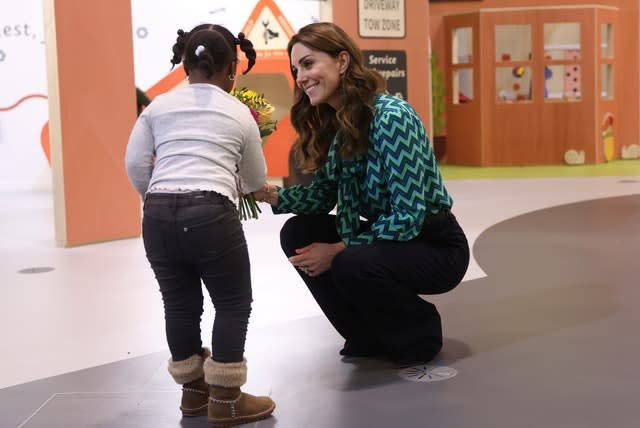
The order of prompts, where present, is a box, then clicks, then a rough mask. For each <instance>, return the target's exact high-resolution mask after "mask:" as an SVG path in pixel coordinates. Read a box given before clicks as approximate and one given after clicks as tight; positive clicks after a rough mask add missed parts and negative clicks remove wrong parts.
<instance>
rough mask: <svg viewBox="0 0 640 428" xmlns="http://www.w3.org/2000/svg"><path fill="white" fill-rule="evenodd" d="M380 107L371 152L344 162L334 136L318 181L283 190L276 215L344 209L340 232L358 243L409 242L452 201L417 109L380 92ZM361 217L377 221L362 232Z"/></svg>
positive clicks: (338, 223)
mask: <svg viewBox="0 0 640 428" xmlns="http://www.w3.org/2000/svg"><path fill="white" fill-rule="evenodd" d="M374 106H375V112H374V116H373V120H372V122H371V125H370V127H369V149H368V152H367V154H366V155H365V154H362V155H359V156H355V157H353V158H350V159H347V160H344V159H341V158H340V155H339V154H338V147H339V144H340V140H339V138H334V139H333V142H332V143H331V146H330V147H329V153H328V156H327V162H326V163H325V165H324V166H323V167H322V168H320V169H319V170H318V172H317V173H316V175H315V176H314V179H313V181H312V182H311V184H309V186H307V187H305V186H302V185H294V186H291V187H289V188H286V189H280V190H279V191H278V206H277V207H274V208H273V212H274V213H277V214H281V213H295V214H325V213H329V212H330V211H331V210H332V209H333V208H334V207H336V227H337V230H338V234H339V235H340V237H341V239H342V240H343V241H344V243H345V244H346V245H347V246H352V245H361V244H368V243H371V242H372V241H374V240H391V241H408V240H410V239H413V238H415V237H416V236H418V234H419V233H420V230H421V228H422V223H423V221H424V218H425V216H427V215H431V214H437V213H438V212H439V211H440V210H442V209H443V208H450V207H451V206H452V203H453V202H452V200H451V197H450V196H449V193H448V192H447V190H446V189H445V186H444V183H443V182H442V176H441V175H440V170H439V169H438V166H437V164H436V160H435V156H434V154H433V149H432V147H431V144H430V143H429V139H428V137H427V134H426V131H425V129H424V125H423V124H422V121H421V120H420V117H419V116H418V114H417V113H416V112H415V110H414V109H413V108H412V107H411V106H410V105H409V104H408V103H407V102H405V101H403V100H402V99H400V98H396V97H393V96H390V95H378V96H377V97H376V99H375V102H374ZM360 216H361V217H363V218H365V219H367V220H369V221H371V222H372V225H371V228H370V229H366V230H363V231H362V230H360Z"/></svg>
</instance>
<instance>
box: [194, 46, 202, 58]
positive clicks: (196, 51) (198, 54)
mask: <svg viewBox="0 0 640 428" xmlns="http://www.w3.org/2000/svg"><path fill="white" fill-rule="evenodd" d="M202 52H204V46H202V45H198V47H197V48H196V50H195V51H193V53H194V54H196V56H200V54H201V53H202Z"/></svg>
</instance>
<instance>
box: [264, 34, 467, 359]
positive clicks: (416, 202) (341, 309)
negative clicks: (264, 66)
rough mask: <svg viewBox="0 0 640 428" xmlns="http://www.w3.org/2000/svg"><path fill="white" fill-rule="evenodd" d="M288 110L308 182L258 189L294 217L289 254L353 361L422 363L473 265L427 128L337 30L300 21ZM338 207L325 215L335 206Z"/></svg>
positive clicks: (285, 244)
mask: <svg viewBox="0 0 640 428" xmlns="http://www.w3.org/2000/svg"><path fill="white" fill-rule="evenodd" d="M288 53H289V58H290V61H291V70H292V73H293V76H294V79H295V81H296V88H295V94H294V104H293V106H292V108H291V118H292V123H293V126H294V127H295V129H296V131H297V133H298V140H297V141H296V143H295V147H296V150H297V155H298V158H299V159H301V161H302V166H303V167H304V168H305V169H306V170H307V171H310V172H313V173H314V174H315V175H314V179H313V181H312V182H311V183H310V184H309V185H308V186H302V185H295V186H292V187H289V188H286V189H280V188H278V187H276V186H271V185H264V186H263V188H262V189H261V190H259V191H258V192H255V193H254V196H255V197H256V198H257V199H258V200H260V201H265V202H268V203H269V204H271V205H272V207H273V211H274V212H275V213H295V214H298V215H297V216H294V217H291V218H290V219H288V220H287V221H286V223H285V224H284V226H283V228H282V230H281V234H280V238H281V245H282V248H283V250H284V252H285V254H286V255H287V256H288V257H289V261H290V262H291V263H292V264H293V266H295V267H296V268H297V269H298V272H299V274H300V275H301V277H302V279H303V280H304V282H305V283H306V285H307V287H308V288H309V290H310V291H311V293H312V295H313V297H314V298H315V299H316V301H317V302H318V304H319V305H320V307H321V308H322V310H323V312H324V313H325V315H326V316H327V318H328V319H329V321H331V323H332V324H333V326H334V327H335V329H336V330H337V331H338V332H339V333H340V334H341V335H342V336H343V337H344V338H345V340H346V342H345V345H344V348H343V349H342V350H341V351H340V354H341V355H343V356H346V357H355V356H374V355H385V356H387V357H388V358H390V359H391V360H392V361H394V362H395V363H396V364H398V365H400V366H407V365H414V364H420V363H425V362H427V361H429V360H431V359H432V358H433V357H434V356H435V355H436V354H437V353H438V352H439V351H440V349H441V347H442V326H441V322H440V315H439V314H438V311H437V310H436V308H435V306H434V305H433V304H431V303H429V302H427V301H425V300H423V299H422V298H420V296H419V294H438V293H445V292H447V291H449V290H451V289H453V288H454V287H455V286H456V285H457V284H459V283H460V281H461V280H462V278H463V276H464V274H465V272H466V269H467V266H468V263H469V246H468V243H467V239H466V237H465V234H464V232H463V231H462V229H461V228H460V226H459V225H458V223H457V221H456V218H455V217H454V215H453V214H452V213H451V211H450V208H451V206H452V200H451V197H450V196H449V194H448V192H447V190H446V188H445V186H444V184H443V182H442V177H441V175H440V171H439V169H438V166H437V164H436V161H435V157H434V154H433V150H432V147H431V145H430V143H429V140H428V138H427V135H426V132H425V129H424V126H423V124H422V122H421V120H420V118H419V117H418V115H417V113H416V112H415V111H414V110H413V108H412V107H411V106H410V105H409V104H408V103H406V102H405V101H403V100H401V99H399V98H395V97H392V96H389V95H387V94H385V93H384V80H383V79H382V77H381V76H380V75H379V74H378V73H376V72H375V71H373V70H371V69H367V68H366V67H365V66H364V65H363V59H362V53H361V52H360V50H359V49H358V47H357V45H356V44H355V42H354V41H353V40H352V39H351V38H350V37H349V36H348V35H347V34H346V33H345V32H344V31H343V30H342V29H340V28H339V27H338V26H336V25H334V24H331V23H315V24H310V25H307V26H305V27H303V28H302V29H301V30H300V31H299V33H298V34H296V35H294V36H293V38H292V39H291V40H290V42H289V45H288ZM336 205H337V209H336V214H335V215H332V214H329V212H330V211H331V210H332V209H333V208H334V207H336Z"/></svg>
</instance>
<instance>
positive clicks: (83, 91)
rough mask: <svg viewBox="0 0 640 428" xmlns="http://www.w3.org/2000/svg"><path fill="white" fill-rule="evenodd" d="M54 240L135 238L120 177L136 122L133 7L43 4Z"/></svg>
mask: <svg viewBox="0 0 640 428" xmlns="http://www.w3.org/2000/svg"><path fill="white" fill-rule="evenodd" d="M44 6H45V9H44V10H45V31H46V37H47V39H46V40H47V62H48V82H49V93H50V97H49V103H50V104H49V105H50V107H49V109H50V127H51V152H52V170H53V175H54V180H53V187H54V206H55V213H56V240H57V242H58V244H59V245H61V246H73V245H80V244H87V243H93V242H100V241H107V240H113V239H119V238H126V237H132V236H137V235H139V233H140V198H139V196H138V195H137V194H136V193H135V192H134V191H133V189H132V187H131V185H130V183H129V181H128V179H127V176H126V172H125V169H124V152H125V148H126V144H127V140H128V136H129V133H130V131H131V127H132V126H133V123H134V121H135V118H136V107H135V85H134V71H133V43H132V33H131V3H130V1H129V0H123V1H118V2H94V1H91V2H79V1H74V0H45V1H44Z"/></svg>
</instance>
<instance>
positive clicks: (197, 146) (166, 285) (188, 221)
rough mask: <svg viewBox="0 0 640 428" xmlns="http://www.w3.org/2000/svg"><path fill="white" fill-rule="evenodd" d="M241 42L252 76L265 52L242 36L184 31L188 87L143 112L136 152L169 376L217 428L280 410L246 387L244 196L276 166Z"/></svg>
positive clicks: (204, 28) (130, 152) (132, 153)
mask: <svg viewBox="0 0 640 428" xmlns="http://www.w3.org/2000/svg"><path fill="white" fill-rule="evenodd" d="M238 45H239V46H240V49H241V50H242V51H243V52H245V54H246V56H247V58H248V60H249V62H248V67H247V69H246V70H245V71H244V73H246V72H248V71H249V70H250V69H251V67H252V66H253V64H254V63H255V58H256V53H255V50H254V49H253V45H252V44H251V42H250V41H249V40H247V39H245V38H244V35H243V34H242V33H240V34H239V35H238V37H234V36H233V34H231V33H230V32H229V31H228V30H227V29H226V28H224V27H221V26H217V25H211V24H203V25H199V26H197V27H195V28H194V29H193V30H191V31H190V32H188V33H186V32H184V31H182V30H179V31H178V38H177V40H176V43H175V45H174V46H173V53H174V56H173V59H172V60H171V62H172V64H173V65H176V64H179V63H180V62H183V64H184V70H185V73H186V75H187V77H188V80H189V84H188V85H185V86H183V87H180V88H178V89H175V90H173V91H171V92H168V93H166V94H162V95H159V96H157V97H156V98H155V99H154V100H153V101H152V102H151V104H150V105H149V106H148V107H147V108H146V109H145V110H144V111H143V112H142V114H141V115H140V117H139V118H138V120H137V122H136V124H135V126H134V128H133V130H132V132H131V136H130V139H129V144H128V146H127V151H126V157H125V163H126V169H127V173H128V175H129V178H130V180H131V182H132V184H133V186H134V187H135V189H136V190H137V191H138V192H139V193H140V195H142V197H143V199H144V208H143V212H144V213H143V220H142V236H143V242H144V247H145V251H146V255H147V259H148V260H149V263H150V265H151V268H152V269H153V271H154V273H155V277H156V279H157V281H158V284H159V286H160V292H161V294H162V299H163V303H164V312H165V327H166V336H167V342H168V345H169V350H170V352H171V358H170V360H169V366H168V369H169V373H170V374H171V376H172V377H173V378H174V380H175V381H176V383H178V384H182V385H183V389H182V401H181V406H180V409H181V410H182V414H183V415H184V416H198V415H204V414H207V415H208V421H209V422H210V423H211V424H212V425H214V426H230V425H236V424H240V423H247V422H251V421H255V420H259V419H263V418H266V417H268V416H269V415H270V414H271V413H272V412H273V410H274V408H275V403H274V402H273V401H272V400H271V399H270V398H269V397H255V396H252V395H250V394H246V393H244V392H242V391H241V390H240V387H241V386H242V385H243V384H244V383H245V382H246V377H247V365H246V359H245V358H244V346H245V340H246V334H247V325H248V322H249V315H250V313H251V301H252V293H251V276H250V266H249V255H248V250H247V243H246V240H245V236H244V232H243V229H242V226H241V223H240V220H239V216H238V211H237V209H236V206H237V202H238V198H239V192H242V193H248V192H251V191H253V190H256V189H258V188H260V186H261V185H262V183H264V181H265V180H266V164H265V159H264V155H263V152H262V143H261V139H260V133H259V130H258V127H257V125H256V122H255V120H254V118H253V116H252V115H251V113H250V111H249V109H248V108H247V107H246V106H245V105H244V104H242V103H241V102H240V101H239V100H237V99H236V98H234V97H233V96H231V95H230V94H229V91H231V89H232V88H233V85H234V79H235V75H236V68H237V64H238V58H237V48H236V46H238ZM152 159H155V160H152ZM201 283H204V285H205V287H206V289H207V291H208V293H209V296H210V298H211V301H212V302H213V305H214V307H215V319H214V323H213V331H212V338H211V342H212V343H211V350H209V349H207V348H206V347H203V346H202V340H201V335H200V334H201V331H200V322H201V317H202V313H203V300H204V297H203V293H202V286H201Z"/></svg>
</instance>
